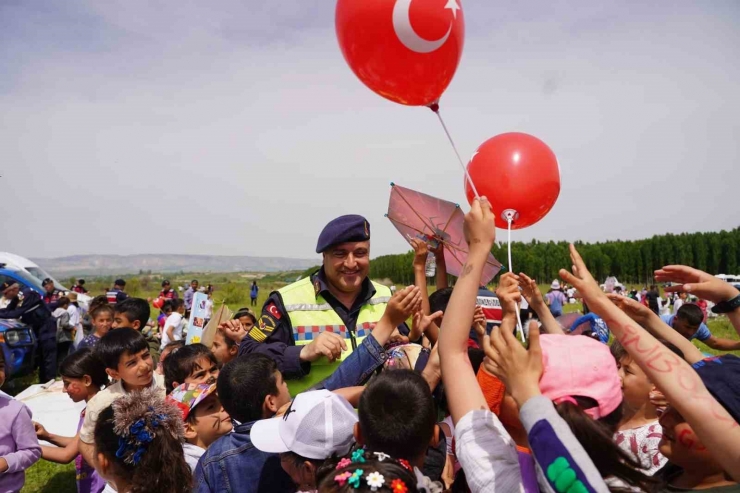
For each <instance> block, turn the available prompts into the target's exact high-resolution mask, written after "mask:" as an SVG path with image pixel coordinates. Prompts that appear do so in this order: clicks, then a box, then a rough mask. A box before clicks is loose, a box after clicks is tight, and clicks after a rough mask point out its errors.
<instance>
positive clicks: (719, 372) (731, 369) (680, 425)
mask: <svg viewBox="0 0 740 493" xmlns="http://www.w3.org/2000/svg"><path fill="white" fill-rule="evenodd" d="M693 366H694V368H695V369H696V372H697V373H698V374H699V377H700V378H701V380H702V382H703V383H704V385H706V387H707V389H708V390H709V392H710V393H711V394H712V396H714V398H715V399H717V401H718V402H719V403H720V404H721V405H722V407H724V408H725V409H726V410H727V412H728V413H729V414H730V416H732V418H734V419H735V421H736V423H737V422H740V403H739V402H738V396H739V395H740V358H738V357H737V356H734V355H723V356H719V357H714V358H707V359H706V360H703V361H700V362H698V363H696V364H694V365H693ZM709 419H712V418H709ZM660 424H661V426H662V427H663V438H662V439H661V440H660V452H661V453H662V454H663V455H665V456H666V457H667V458H668V460H669V461H670V462H669V463H668V465H667V466H666V467H665V468H663V469H662V470H661V471H659V472H658V473H657V474H656V476H659V477H661V478H662V479H664V480H665V482H666V484H665V489H664V490H663V491H714V492H727V493H731V492H737V491H740V486H739V485H738V483H736V482H735V481H732V480H730V478H729V476H728V475H727V474H726V473H725V471H724V470H723V468H722V466H720V465H719V463H718V462H717V459H716V456H715V454H713V452H712V451H711V450H707V447H706V446H705V445H704V444H703V443H702V441H701V439H699V437H698V436H697V435H696V434H695V432H694V428H693V427H692V426H691V425H690V424H688V423H687V422H686V420H685V419H684V418H683V416H681V413H679V412H678V411H677V410H676V408H675V407H673V406H669V407H668V409H666V411H665V413H663V415H661V417H660ZM675 466H678V467H675Z"/></svg>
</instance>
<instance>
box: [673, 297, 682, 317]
mask: <svg viewBox="0 0 740 493" xmlns="http://www.w3.org/2000/svg"><path fill="white" fill-rule="evenodd" d="M681 306H683V300H682V299H681V298H676V301H674V302H673V314H674V315H675V314H676V313H678V309H679V308H681Z"/></svg>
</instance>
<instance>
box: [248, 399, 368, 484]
mask: <svg viewBox="0 0 740 493" xmlns="http://www.w3.org/2000/svg"><path fill="white" fill-rule="evenodd" d="M356 424H357V413H355V410H354V409H353V408H352V405H351V404H350V403H349V402H347V400H346V399H344V398H343V397H341V396H339V395H337V394H334V393H332V392H329V391H328V390H315V391H309V392H303V393H301V394H298V395H297V396H296V397H295V399H293V402H292V403H291V404H290V407H289V408H288V409H287V411H285V414H284V415H283V416H279V417H275V418H272V419H262V420H260V421H257V422H256V423H255V424H254V426H252V431H251V432H250V436H251V438H252V444H253V445H254V446H255V447H256V448H257V449H258V450H261V451H262V452H267V453H272V454H280V462H281V465H282V467H283V470H284V471H285V472H286V473H287V474H288V475H289V476H290V478H291V479H292V480H293V482H294V483H295V485H296V487H297V488H298V490H299V491H310V490H315V489H316V481H317V480H316V472H317V470H318V469H319V467H321V465H322V464H323V462H324V461H325V460H326V459H329V458H330V457H337V456H339V457H341V456H344V455H346V454H348V453H349V451H350V449H351V448H352V444H353V443H354V435H353V434H354V429H355V425H356Z"/></svg>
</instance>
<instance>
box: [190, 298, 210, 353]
mask: <svg viewBox="0 0 740 493" xmlns="http://www.w3.org/2000/svg"><path fill="white" fill-rule="evenodd" d="M206 301H208V295H207V294H205V293H195V295H193V308H192V309H191V310H190V320H188V338H187V339H186V340H185V344H196V343H198V342H200V341H201V339H202V337H203V329H204V328H205V326H206Z"/></svg>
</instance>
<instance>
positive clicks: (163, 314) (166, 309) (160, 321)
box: [157, 300, 172, 334]
mask: <svg viewBox="0 0 740 493" xmlns="http://www.w3.org/2000/svg"><path fill="white" fill-rule="evenodd" d="M170 315H172V302H171V301H170V300H167V301H165V302H164V305H162V309H161V310H160V312H159V315H157V328H158V329H159V333H160V334H163V333H164V323H165V322H166V321H167V317H169V316H170Z"/></svg>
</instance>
